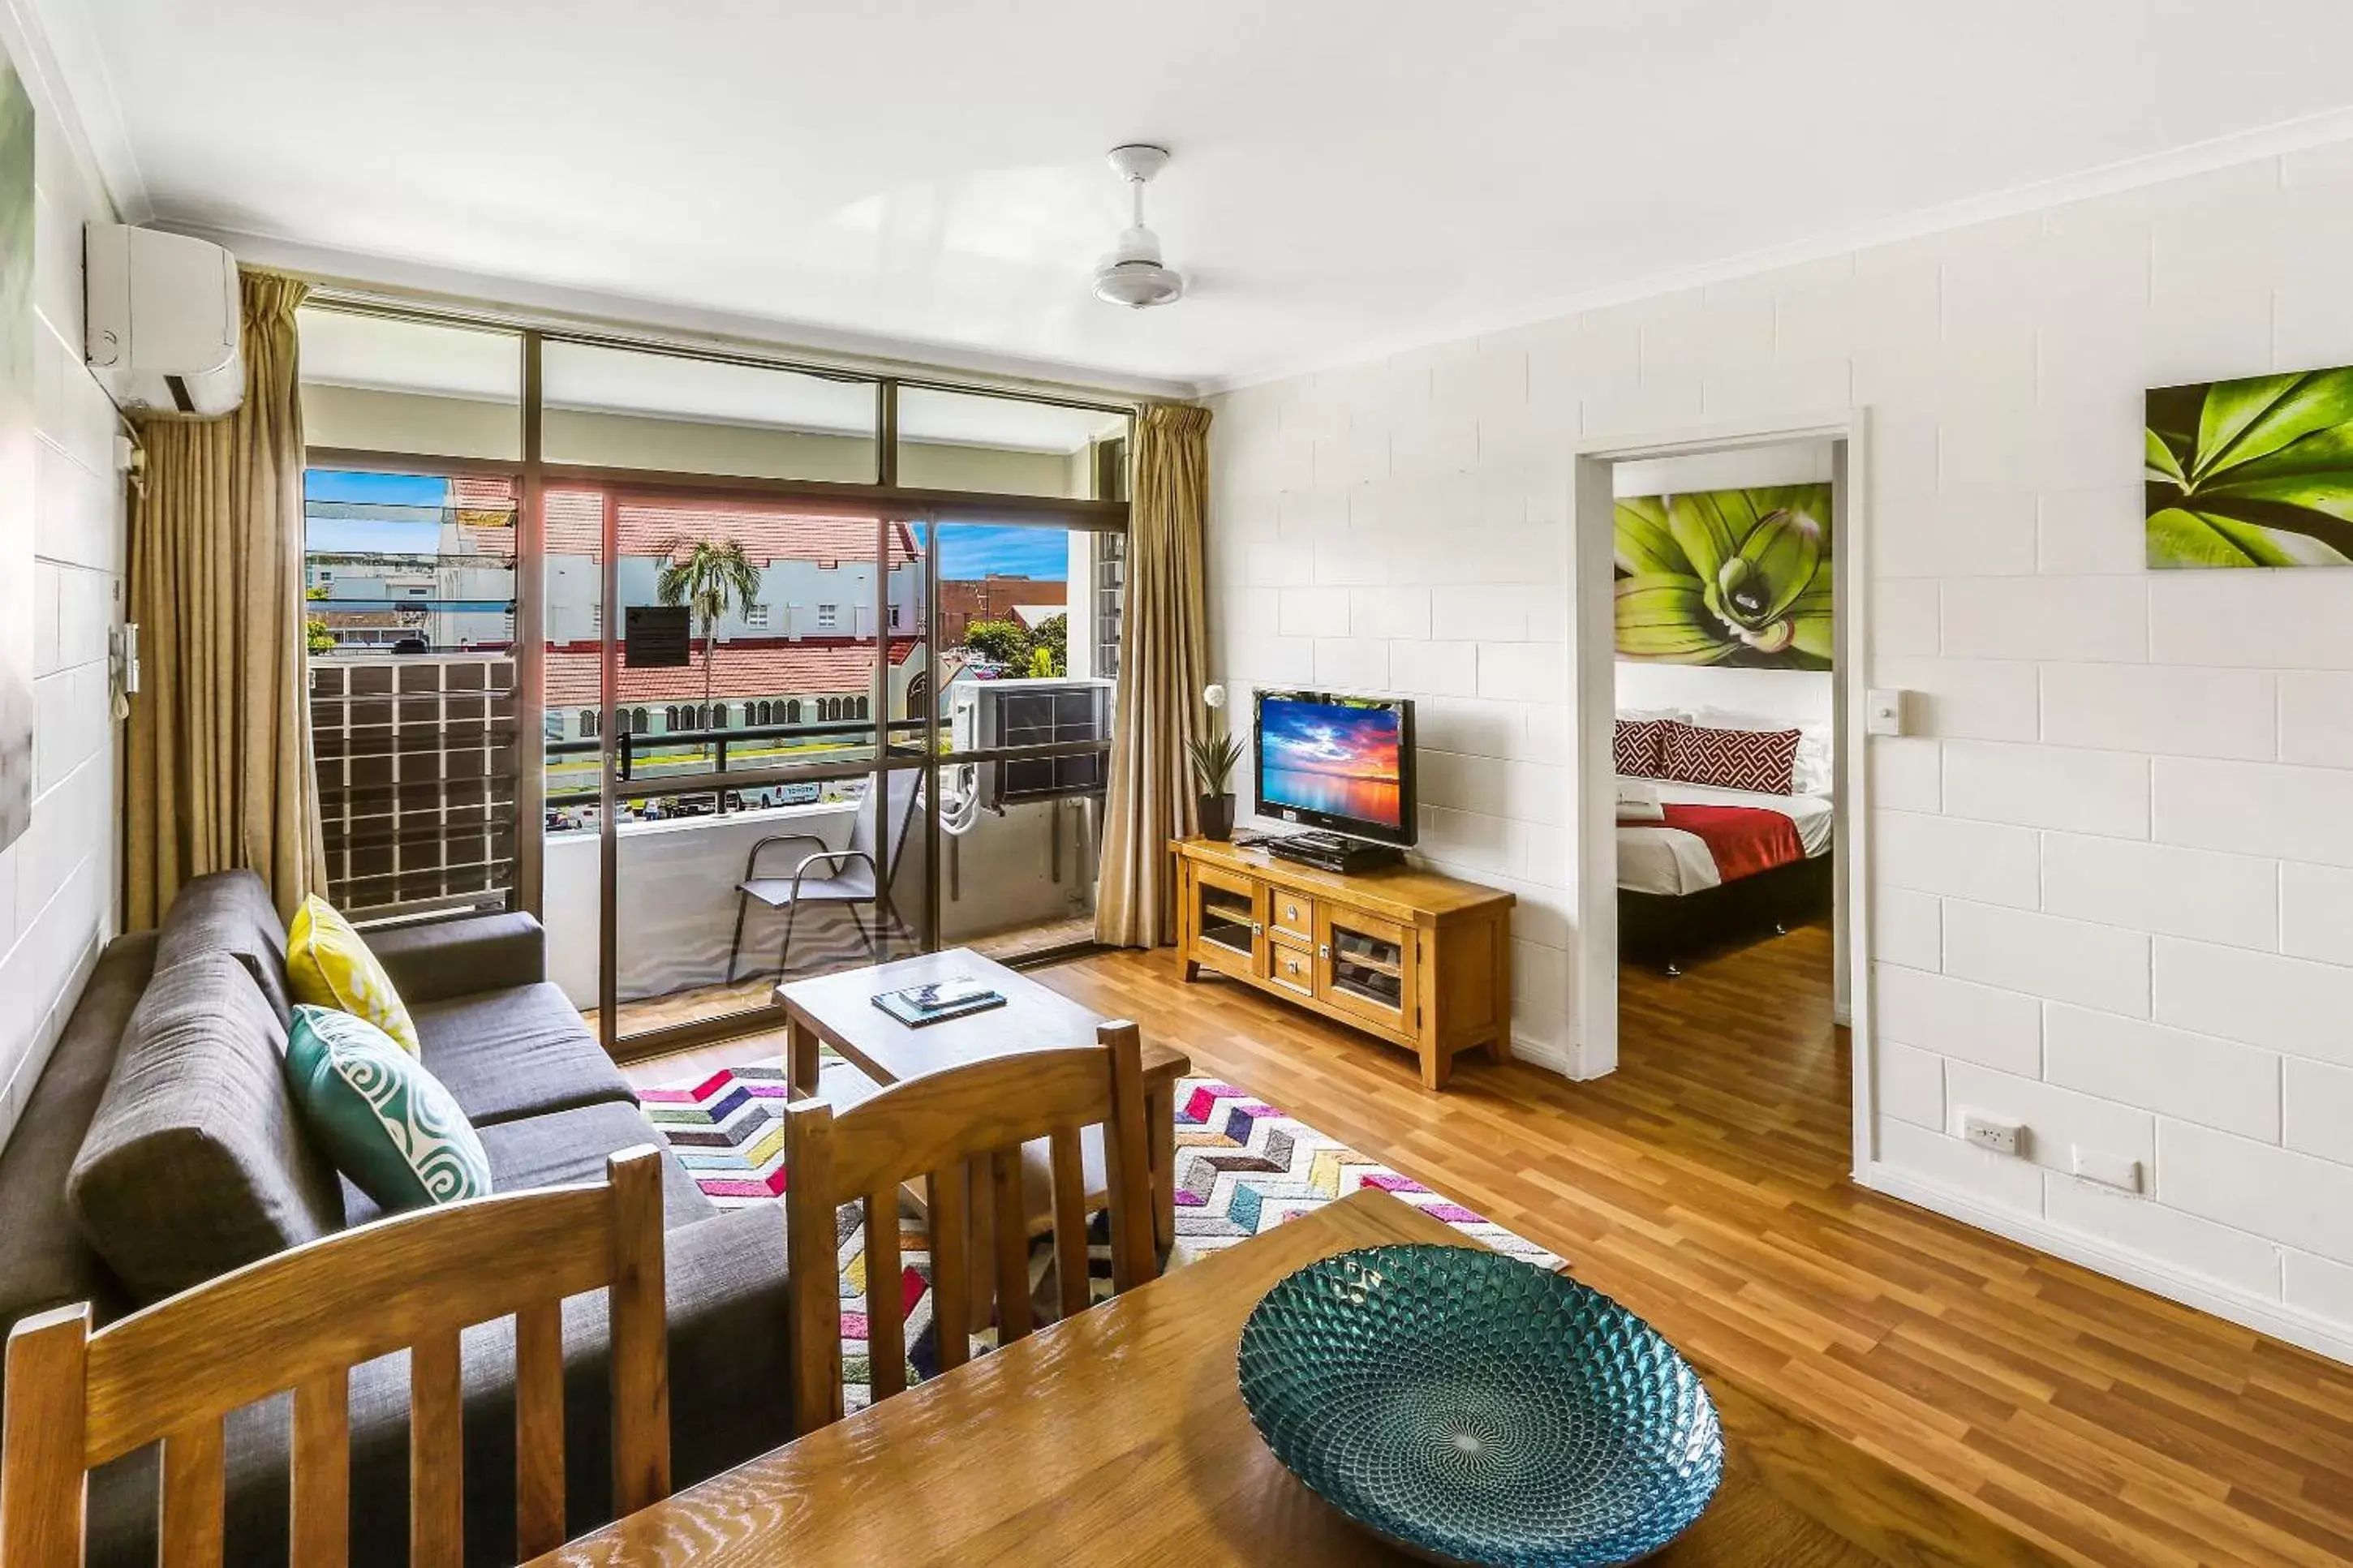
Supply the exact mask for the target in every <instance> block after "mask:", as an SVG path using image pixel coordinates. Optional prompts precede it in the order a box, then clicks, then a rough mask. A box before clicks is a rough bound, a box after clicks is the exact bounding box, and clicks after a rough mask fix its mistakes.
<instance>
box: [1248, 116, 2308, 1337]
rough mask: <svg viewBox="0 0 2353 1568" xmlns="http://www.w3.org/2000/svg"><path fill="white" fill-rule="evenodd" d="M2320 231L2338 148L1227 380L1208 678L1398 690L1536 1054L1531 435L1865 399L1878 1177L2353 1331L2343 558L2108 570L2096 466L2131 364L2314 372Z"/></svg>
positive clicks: (2152, 369) (2121, 413)
mask: <svg viewBox="0 0 2353 1568" xmlns="http://www.w3.org/2000/svg"><path fill="white" fill-rule="evenodd" d="M2348 247H2353V145H2348V146H2340V147H2335V148H2328V149H2323V150H2319V151H2315V152H2306V153H2291V154H2288V155H2286V156H2284V157H2275V158H2266V159H2263V160H2262V161H2260V162H2253V163H2244V164H2242V165H2239V166H2235V167H2232V168H2227V169H2223V170H2221V171H2219V172H2213V173H2208V174H2198V175H2194V176H2190V177H2185V178H2180V179H2177V180H2174V181H2171V182H2169V183H2166V184H2156V185H2150V186H2146V187H2143V188H2140V189H2136V190H2132V191H2127V192H2125V193H2123V194H2119V195H2107V196H2103V197H2099V198H2096V199H2092V200H2086V201H2082V202H2078V203H2075V204H2073V205H2064V206H2058V207H2053V208H2051V209H2049V210H2047V211H2043V212H2040V213H2034V214H2029V215H2027V216H2016V217H2008V218H2003V219H2000V220H1998V221H1992V222H1988V223H1983V224H1980V225H1978V226H1972V227H1968V228H1962V229H1957V230H1953V231H1950V232H1947V233H1942V234H1936V235H1932V236H1928V237H1921V238H1916V239H1910V240H1905V241H1904V242H1902V243H1897V244H1891V245H1887V246H1883V247H1876V248H1872V249H1867V250H1862V251H1858V252H1854V253H1851V254H1846V255H1841V256H1836V257H1832V258H1829V259H1826V260H1822V261H1819V262H1811V263H1808V264H1805V265H1802V266H1796V267H1790V268H1782V269H1778V270H1775V271H1769V272H1765V273H1761V274H1758V275H1756V276H1753V277H1750V278H1746V279H1740V280H1737V281H1735V282H1730V283H1726V284H1722V285H1715V286H1709V287H1706V288H1704V289H1686V290H1683V291H1680V292H1673V293H1668V294H1663V295H1661V296H1658V297H1656V298H1651V299H1647V300H1640V301H1638V302H1635V303H1631V304H1626V305H1621V306H1613V307H1610V308H1608V309H1600V310H1591V311H1588V312H1585V313H1582V314H1578V315H1574V316H1570V317H1567V318H1563V319H1560V320H1556V321H1547V322H1544V323H1542V324H1539V325H1535V326H1532V327H1527V328H1525V329H1517V330H1514V331H1504V332H1499V333H1496V334H1493V335H1491V336H1486V337H1482V338H1479V339H1476V340H1473V341H1468V342H1455V343H1450V344H1446V345H1443V346H1440V347H1437V348H1432V349H1428V350H1423V351H1418V352H1415V353H1407V354H1400V355H1398V356H1395V357H1392V358H1390V359H1388V360H1385V361H1381V362H1378V363H1369V364H1361V365H1356V366H1351V367H1347V368H1344V369H1338V370H1334V371H1330V372H1327V373H1323V374H1314V375H1307V376H1300V377H1295V378H1293V379H1289V380H1285V381H1281V382H1275V383H1271V384H1262V385H1255V386H1250V387H1246V388H1243V389H1241V390H1239V391H1235V392H1231V393H1229V394H1226V395H1222V396H1220V397H1219V398H1218V399H1217V400H1216V408H1217V419H1216V422H1215V424H1214V426H1212V443H1213V446H1212V461H1211V467H1210V475H1211V484H1212V489H1213V506H1212V512H1211V520H1210V529H1211V533H1210V547H1209V577H1210V595H1211V610H1210V619H1211V624H1212V637H1213V640H1214V643H1215V655H1214V661H1215V666H1216V669H1217V673H1218V675H1219V678H1220V679H1224V680H1226V681H1228V682H1229V683H1233V684H1235V685H1237V686H1248V685H1250V684H1253V683H1256V684H1269V683H1302V682H1315V683H1320V684H1334V685H1345V686H1350V687H1369V688H1375V689H1387V690H1391V691H1396V692H1400V693H1404V694H1408V695H1410V696H1412V697H1414V698H1416V699H1417V700H1419V717H1420V742H1421V745H1422V747H1423V750H1424V755H1423V759H1422V761H1423V771H1422V778H1423V780H1424V782H1425V787H1424V792H1423V800H1422V821H1421V845H1422V850H1423V853H1424V855H1425V857H1426V858H1428V859H1429V861H1430V863H1431V864H1433V865H1436V866H1438V867H1440V868H1444V869H1447V870H1450V871H1456V872H1460V873H1461V874H1463V875H1465V876H1470V877H1474V878H1478V879H1482V880H1485V881H1489V882H1493V883H1496V884H1499V885H1501V886H1504V887H1508V888H1510V889H1513V890H1514V891H1515V892H1516V893H1518V894H1519V895H1520V900H1521V901H1520V906H1519V910H1518V913H1517V917H1516V920H1515V927H1514V935H1515V946H1516V953H1515V956H1516V958H1517V961H1518V968H1517V972H1516V974H1517V980H1518V987H1519V994H1518V997H1517V1007H1516V1016H1515V1018H1514V1037H1515V1041H1516V1048H1517V1049H1518V1051H1519V1053H1520V1054H1521V1055H1523V1056H1525V1057H1527V1058H1531V1059H1534V1060H1537V1061H1542V1062H1547V1063H1551V1064H1554V1065H1561V1064H1565V1063H1566V1062H1567V1060H1568V1059H1569V1050H1570V1047H1571V1040H1570V1037H1569V1031H1570V1018H1571V1016H1572V1012H1571V1000H1572V999H1571V997H1570V996H1569V994H1568V985H1567V980H1566V976H1567V973H1568V971H1569V957H1568V952H1567V947H1568V943H1569V936H1570V932H1569V919H1570V917H1569V912H1568V911H1569V888H1570V880H1569V879H1570V877H1571V875H1572V869H1571V868H1572V865H1573V858H1572V854H1571V845H1570V843H1569V837H1568V830H1567V827H1566V826H1565V824H1566V823H1567V821H1568V820H1569V817H1568V816H1567V806H1568V802H1569V797H1570V793H1571V790H1572V787H1573V781H1572V780H1571V778H1570V777H1569V776H1568V773H1567V769H1568V766H1569V764H1570V763H1571V757H1570V751H1569V746H1570V742H1569V734H1570V730H1571V727H1572V726H1571V720H1572V715H1571V713H1570V712H1569V710H1568V707H1567V702H1568V700H1569V691H1568V687H1567V650H1566V642H1565V636H1566V627H1565V624H1564V623H1565V612H1566V605H1567V595H1566V562H1567V517H1568V503H1567V497H1568V491H1569V477H1568V472H1569V456H1570V452H1571V449H1572V448H1573V447H1574V446H1575V445H1576V443H1577V442H1578V441H1579V440H1580V439H1583V440H1594V439H1599V438H1605V437H1609V438H1614V437H1641V436H1642V435H1645V434H1650V433H1657V432H1664V431H1670V430H1676V429H1682V428H1685V427H1688V426H1695V425H1700V424H1704V423H1705V422H1708V421H1711V420H1727V419H1735V418H1738V419H1750V418H1757V417H1769V416H1781V415H1787V416H1790V417H1791V418H1792V420H1793V422H1794V421H1795V420H1797V419H1798V418H1799V417H1800V416H1805V415H1810V414H1819V413H1822V412H1825V411H1832V410H1836V409H1840V408H1843V407H1846V406H1849V405H1859V406H1866V407H1867V408H1868V409H1869V417H1870V435H1871V456H1870V464H1871V467H1870V473H1869V476H1868V479H1867V483H1868V485H1869V492H1868V500H1869V509H1870V517H1871V526H1872V536H1871V539H1870V541H1869V543H1870V563H1871V571H1872V573H1873V576H1872V580H1871V582H1870V584H1869V586H1868V592H1869V595H1870V599H1869V613H1870V618H1871V646H1870V647H1869V648H1868V650H1867V659H1868V665H1869V672H1870V679H1871V681H1872V683H1873V684H1874V685H1891V686H1902V687H1907V688H1911V689H1915V690H1917V691H1920V692H1922V693H1924V694H1925V697H1924V700H1922V701H1921V703H1920V704H1919V707H1918V712H1919V714H1920V718H1921V725H1920V731H1919V732H1918V733H1917V734H1916V735H1914V736H1908V737H1905V738H1902V739H1889V740H1873V741H1871V742H1868V744H1869V746H1870V753H1869V756H1868V768H1869V776H1870V780H1871V788H1872V791H1873V807H1874V818H1873V831H1874V834H1875V836H1876V837H1875V842H1874V858H1875V864H1874V866H1873V873H1872V875H1873V881H1872V886H1873V902H1874V908H1873V911H1872V917H1873V939H1874V942H1875V944H1876V951H1875V954H1874V958H1875V963H1876V964H1877V972H1876V976H1875V979H1876V997H1877V1007H1878V1014H1877V1019H1876V1026H1877V1038H1876V1039H1875V1040H1874V1041H1873V1042H1871V1050H1872V1052H1873V1061H1874V1068H1875V1072H1876V1075H1877V1078H1878V1079H1879V1082H1880V1086H1881V1087H1880V1100H1879V1106H1878V1112H1879V1114H1878V1123H1877V1126H1876V1128H1875V1130H1874V1134H1875V1139H1876V1143H1877V1147H1876V1150H1875V1151H1874V1153H1875V1157H1876V1159H1877V1160H1878V1161H1879V1162H1880V1163H1881V1164H1880V1169H1882V1170H1883V1171H1884V1172H1885V1173H1887V1175H1888V1180H1889V1184H1891V1185H1900V1186H1901V1187H1902V1188H1903V1189H1904V1190H1905V1192H1906V1193H1907V1194H1910V1195H1913V1196H1915V1197H1917V1198H1919V1199H1921V1200H1922V1201H1924V1202H1928V1203H1931V1204H1932V1205H1936V1206H1938V1207H1942V1208H1945V1209H1947V1211H1948V1212H1953V1213H1957V1214H1961V1215H1964V1216H1965V1217H1968V1218H1971V1219H1973V1220H1975V1221H1976V1222H1978V1223H1980V1224H1984V1225H1988V1226H1992V1227H1994V1228H1998V1229H2001V1230H2004V1231H2007V1232H2010V1233H2011V1234H2014V1235H2017V1236H2020V1237H2023V1238H2025V1239H2028V1240H2030V1241H2031V1242H2033V1243H2035V1244H2037V1245H2041V1246H2043V1247H2048V1248H2051V1249H2053V1250H2058V1251H2063V1252H2066V1253H2069V1254H2072V1255H2074V1256H2077V1257H2079V1258H2084V1260H2085V1261H2087V1262H2090V1263H2092V1264H2093V1265H2094V1267H2099V1268H2105V1269H2108V1270H2109V1271H2111V1272H2114V1273H2116V1274H2119V1275H2123V1276H2125V1277H2127V1278H2132V1279H2138V1280H2141V1281H2143V1282H2145V1283H2150V1284H2153V1285H2156V1286H2157V1287H2158V1288H2159V1289H2166V1290H2168V1291H2170V1292H2172V1293H2173V1294H2175V1295H2177V1296H2179V1297H2181V1298H2183V1299H2185V1300H2193V1301H2196V1302H2198V1303H2200V1304H2201V1305H2204V1306H2207V1307H2209V1308H2210V1309H2211V1310H2219V1311H2222V1312H2225V1313H2227V1314H2229V1315H2231V1316H2233V1317H2236V1318H2238V1319H2240V1320H2242V1321H2248V1322H2252V1323H2256V1324H2258V1325H2259V1326H2263V1327H2265V1328H2268V1329H2271V1330H2273V1331H2277V1332H2282V1333H2285V1334H2289V1335H2292V1336H2293V1337H2295V1338H2298V1339H2300V1340H2302V1341H2304V1342H2307V1343H2311V1344H2315V1345H2317V1346H2319V1347H2320V1348H2323V1349H2327V1350H2329V1351H2331V1352H2334V1353H2336V1354H2338V1355H2339V1356H2347V1357H2353V571H2344V572H2330V571H2306V572H2301V573H2263V572H2253V571H2249V572H2239V573H2164V574H2151V573H2147V572H2146V571H2144V570H2143V568H2142V564H2141V557H2142V542H2141V521H2140V510H2141V500H2140V484H2139V470H2140V431H2141V424H2142V418H2141V415H2142V408H2141V395H2142V392H2143V390H2144V389H2145V388H2147V387H2150V386H2160V385H2166V384H2174V383H2180V382H2188V381H2201V380H2208V379H2214V378H2221V377H2230V376H2241V375H2248V374H2261V373H2264V372H2269V371H2279V370H2294V369H2304V368H2310V367H2315V366H2324V365H2333V364H2344V363H2353V289H2348V288H2347V287H2346V284H2345V278H2344V259H2343V258H2344V257H2345V256H2346V255H2347V254H2348ZM1965 1105H1968V1106H1973V1107H1978V1108H1982V1109H1985V1110H1990V1111H1993V1112H1996V1113H1998V1114H2000V1115H2004V1116H2007V1117H2010V1118H2013V1119H2016V1120H2020V1121H2025V1122H2027V1123H2028V1124H2029V1125H2030V1128H2031V1134H2032V1136H2031V1140H2030V1143H2029V1148H2030V1154H2029V1155H2028V1156H2027V1157H2024V1158H2018V1159H2003V1158H2000V1157H1999V1156H1994V1155H1990V1154H1987V1153H1985V1152H1981V1151H1979V1150H1977V1149H1975V1148H1973V1147H1971V1146H1969V1145H1967V1144H1965V1143H1963V1142H1961V1141H1960V1140H1959V1138H1958V1137H1957V1135H1956V1134H1957V1126H1958V1113H1959V1111H1960V1110H1961V1109H1962V1108H1963V1107H1964V1106H1965ZM2077 1141H2081V1142H2085V1143H2087V1144H2091V1145H2094V1146H2096V1147H2098V1148H2100V1149H2102V1150H2104V1151H2106V1152H2112V1153H2119V1154H2125V1155H2128V1156H2130V1157H2133V1158H2137V1159H2140V1160H2142V1161H2143V1162H2144V1163H2145V1165H2146V1166H2147V1171H2148V1187H2147V1192H2146V1194H2144V1195H2142V1196H2139V1197H2126V1196H2124V1195H2121V1194H2116V1193H2114V1192H2112V1191H2109V1190H2106V1189H2100V1188H2094V1187H2090V1186H2087V1185H2085V1184H2082V1183H2079V1182H2078V1181H2076V1180H2075V1179H2074V1178H2073V1176H2072V1175H2070V1174H2068V1173H2067V1165H2068V1162H2067V1160H2066V1158H2065V1155H2066V1152H2067V1150H2068V1147H2069V1145H2070V1144H2071V1143H2073V1142H2077Z"/></svg>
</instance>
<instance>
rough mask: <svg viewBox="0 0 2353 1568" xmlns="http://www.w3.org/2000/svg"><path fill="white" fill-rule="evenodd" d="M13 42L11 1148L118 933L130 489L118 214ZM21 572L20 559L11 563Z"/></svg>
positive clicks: (40, 52) (2, 909)
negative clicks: (30, 394)
mask: <svg viewBox="0 0 2353 1568" xmlns="http://www.w3.org/2000/svg"><path fill="white" fill-rule="evenodd" d="M0 45H5V47H6V49H7V51H8V54H9V57H10V58H11V59H13V60H14V61H15V63H16V70H17V74H18V75H19V76H21V77H22V78H23V79H24V81H25V85H26V90H27V91H28V92H30V93H31V94H32V98H33V104H34V110H35V115H36V123H37V132H36V140H37V148H38V153H37V157H38V170H37V176H36V180H37V202H38V205H37V209H36V212H35V215H34V243H35V247H36V251H37V277H36V279H35V291H36V295H37V311H38V315H39V331H38V332H37V354H36V378H37V380H36V386H37V411H36V419H37V431H38V435H39V442H38V449H37V465H38V466H37V480H36V487H35V494H34V509H35V533H34V554H35V560H34V563H33V574H34V576H33V592H34V601H35V605H36V608H35V612H34V613H35V631H34V648H35V651H34V656H33V671H34V695H35V725H36V730H35V734H34V742H33V771H34V791H35V795H34V801H33V821H32V826H30V827H29V828H28V829H27V830H26V833H25V835H24V836H23V837H20V838H19V839H17V840H16V843H14V844H12V845H10V846H9V847H7V848H6V849H5V850H0V1143H4V1142H5V1141H6V1139H7V1136H8V1134H9V1132H10V1131H13V1130H14V1129H15V1127H16V1119H17V1115H18V1113H19V1112H20V1111H21V1110H23V1108H24V1102H25V1098H26V1095H27V1094H28V1093H29V1092H30V1091H31V1089H32V1086H33V1081H34V1079H37V1077H38V1076H39V1075H40V1070H41V1068H42V1067H43V1065H44V1064H45V1063H47V1060H48V1055H49V1048H50V1047H52V1046H53V1045H55V1044H56V1042H57V1037H58V1030H59V1029H60V1028H61V1027H62V1026H64V1023H65V1020H66V1016H67V1015H68V1014H69V1013H70V1012H71V1011H72V1010H73V1005H74V1002H75V1001H76V999H77V998H78V997H79V995H80V994H81V985H82V982H83V980H84V979H85V978H86V977H87V976H88V974H89V973H90V964H91V963H93V962H94V961H95V959H96V957H97V955H98V950H99V948H100V945H101V944H102V943H103V942H105V940H106V939H107V938H108V937H109V936H111V934H112V933H113V932H114V931H115V930H116V927H117V923H118V914H119V910H118V899H117V875H116V857H115V846H116V843H117V838H118V835H119V832H120V821H121V812H120V810H119V806H118V794H117V788H116V783H115V740H116V727H115V725H114V723H113V721H112V719H111V716H110V713H109V707H108V687H107V633H108V630H109V628H111V626H114V625H115V624H116V623H117V622H118V621H119V620H120V619H121V604H122V595H123V571H124V545H125V534H124V521H123V504H122V492H121V487H120V486H119V484H118V483H117V481H116V479H115V476H114V463H113V447H114V431H115V416H114V405H112V404H111V403H110V402H109V401H108V400H107V397H106V395H105V394H104V393H102V392H100V390H99V388H98V384H97V383H96V382H94V381H92V380H91V379H90V374H89V373H88V372H87V371H85V370H84V369H83V368H82V355H81V331H82V329H81V306H82V288H81V231H82V225H83V224H84V223H85V222H87V221H90V220H92V219H103V218H107V217H111V216H112V214H111V208H110V207H109V206H108V205H107V203H106V199H105V197H104V195H102V187H101V186H100V184H99V181H98V177H97V174H96V172H95V170H94V168H93V167H92V165H91V164H90V159H89V155H88V151H87V147H86V144H85V143H84V142H83V141H82V138H81V133H80V130H79V126H77V125H75V124H73V123H72V122H71V121H70V119H69V116H70V113H71V110H70V109H69V108H67V107H64V100H63V98H62V95H61V94H59V93H57V92H55V91H53V90H52V89H51V88H50V87H49V85H48V84H49V83H50V82H52V81H54V80H55V79H56V78H55V73H54V68H52V67H51V65H50V62H49V59H48V56H47V48H46V47H45V46H43V45H41V44H40V43H39V42H38V41H37V40H33V39H28V38H27V37H26V35H25V33H24V32H23V31H22V30H21V28H20V27H19V26H18V22H17V18H16V14H15V13H14V12H11V11H9V10H6V9H5V8H0ZM6 569H7V570H10V571H14V570H16V569H17V567H16V563H8V564H7V566H6Z"/></svg>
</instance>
